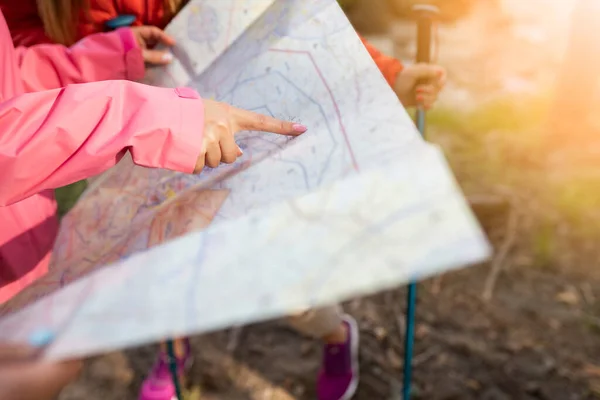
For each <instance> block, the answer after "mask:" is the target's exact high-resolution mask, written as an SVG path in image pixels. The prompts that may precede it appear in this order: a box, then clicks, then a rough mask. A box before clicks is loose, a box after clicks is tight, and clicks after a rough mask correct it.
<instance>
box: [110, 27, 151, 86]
mask: <svg viewBox="0 0 600 400" xmlns="http://www.w3.org/2000/svg"><path fill="white" fill-rule="evenodd" d="M115 33H116V34H117V35H119V38H120V39H121V43H122V44H123V54H124V59H125V79H128V80H130V81H139V80H142V79H143V78H144V75H145V74H146V66H145V64H144V57H143V55H142V48H141V47H140V46H139V44H138V42H137V39H136V38H135V36H134V34H133V31H132V30H131V29H130V28H120V29H117V30H116V31H115Z"/></svg>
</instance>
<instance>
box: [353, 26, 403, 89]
mask: <svg viewBox="0 0 600 400" xmlns="http://www.w3.org/2000/svg"><path fill="white" fill-rule="evenodd" d="M360 40H362V42H363V44H364V45H365V47H366V48H367V51H368V52H369V55H371V58H372V59H373V61H375V64H376V65H377V68H379V70H380V71H381V73H382V74H383V76H384V78H385V80H386V81H387V83H388V84H389V85H390V86H392V87H393V86H394V84H395V83H396V78H397V77H398V74H399V73H400V71H402V69H403V68H404V67H403V66H402V63H401V62H400V60H398V59H396V58H394V57H389V56H386V55H385V54H383V53H382V52H380V51H379V50H377V49H376V48H375V47H374V46H373V45H372V44H370V43H369V42H367V41H366V40H365V39H364V38H363V37H362V36H361V37H360Z"/></svg>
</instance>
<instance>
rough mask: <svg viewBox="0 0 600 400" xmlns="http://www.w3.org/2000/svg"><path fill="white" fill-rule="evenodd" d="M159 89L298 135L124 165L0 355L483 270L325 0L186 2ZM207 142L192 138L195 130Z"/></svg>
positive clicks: (456, 194) (99, 188) (12, 327)
mask: <svg viewBox="0 0 600 400" xmlns="http://www.w3.org/2000/svg"><path fill="white" fill-rule="evenodd" d="M167 31H168V32H169V33H170V34H172V35H173V36H174V37H175V38H176V40H177V43H178V44H177V46H176V47H175V48H174V49H173V53H174V54H175V56H176V60H175V62H174V63H173V65H171V66H169V67H168V68H160V69H155V70H153V71H152V72H151V73H150V76H149V81H150V83H152V84H154V85H161V86H168V87H176V86H182V85H186V86H190V87H193V88H195V89H196V90H198V92H200V94H201V95H202V96H204V97H205V98H214V99H218V100H221V101H225V102H228V103H231V104H233V105H235V106H237V107H242V108H246V109H249V110H253V111H256V112H260V113H265V114H269V115H272V116H275V117H277V118H282V119H288V120H294V121H298V122H301V123H302V124H304V125H306V126H308V128H309V130H308V132H307V133H305V134H304V135H301V136H299V137H297V138H292V139H290V138H289V137H283V136H278V135H272V134H267V133H260V132H259V133H247V132H246V133H241V134H240V135H238V136H237V137H236V140H237V142H238V144H239V145H240V147H241V148H242V149H243V150H244V155H243V156H242V157H241V158H240V159H239V160H238V161H237V162H236V163H235V164H232V165H222V166H220V167H218V168H215V169H206V170H205V171H204V172H202V174H200V175H195V176H194V175H185V174H180V173H173V172H169V171H164V170H153V169H146V168H141V167H137V166H133V165H132V163H131V160H130V159H124V160H123V161H122V162H121V163H119V165H117V166H116V167H115V168H113V169H111V170H109V171H108V172H107V173H105V174H104V175H102V176H101V177H99V178H98V179H96V180H95V181H94V182H93V184H92V185H91V186H90V187H89V188H88V190H87V191H86V192H85V193H84V195H83V196H82V198H81V199H80V200H79V202H78V204H77V205H76V207H75V208H74V209H73V210H72V211H71V212H70V213H69V214H68V215H67V216H66V217H65V218H64V219H63V222H62V228H61V231H60V235H59V237H58V239H57V242H56V245H55V255H54V259H53V261H52V266H51V271H50V273H49V274H48V275H47V276H46V277H44V278H41V279H40V280H39V281H37V282H36V283H35V284H33V285H32V286H31V287H29V288H28V289H26V290H24V291H23V292H22V293H21V294H20V295H19V296H17V297H16V298H15V299H13V300H12V301H11V302H9V303H7V304H5V305H4V306H3V307H2V309H1V310H0V311H1V313H2V318H1V319H0V340H22V339H23V338H25V337H27V335H28V334H29V333H31V332H32V331H33V330H35V329H37V328H49V329H54V330H55V331H56V332H57V333H58V337H57V340H56V341H55V342H54V343H53V344H52V345H51V346H50V347H49V348H48V349H47V351H46V353H45V357H46V358H48V359H65V358H70V357H80V356H88V355H92V354H96V353H101V352H106V351H111V350H114V349H119V348H125V347H129V346H135V345H139V344H143V343H149V342H155V341H158V340H161V339H165V338H169V337H174V336H177V337H178V336H182V335H191V334H196V333H202V332H208V331H213V330H217V329H221V328H225V327H229V326H232V325H239V324H245V323H251V322H255V321H260V320H265V319H270V318H276V317H281V316H284V315H288V314H292V313H297V312H301V311H303V310H306V309H308V308H310V307H317V306H322V305H328V304H332V303H335V302H340V301H343V300H346V299H349V298H352V297H354V296H360V295H365V294H370V293H374V292H377V291H380V290H384V289H386V288H392V287H396V286H399V285H401V284H404V283H406V282H408V281H410V280H416V279H421V278H424V277H427V276H431V275H434V274H439V273H442V272H444V271H447V270H450V269H453V268H458V267H461V266H465V265H469V264H473V263H476V262H480V261H482V260H484V259H486V258H487V257H488V256H489V253H490V247H489V245H488V243H487V241H486V239H485V237H484V235H483V234H482V231H481V229H480V228H479V226H478V224H477V222H476V220H475V219H474V217H473V215H472V214H471V212H470V210H469V208H468V207H467V205H466V202H465V200H464V198H463V196H462V195H461V193H460V190H459V189H458V187H457V185H456V183H455V181H454V179H453V177H452V174H451V172H450V170H449V168H448V166H447V164H446V163H445V160H444V157H443V155H442V154H441V152H440V151H439V149H438V148H437V147H434V146H431V145H429V144H427V143H425V142H424V141H423V140H422V139H421V138H420V136H419V134H418V132H417V131H416V129H415V128H414V125H413V123H412V121H411V120H410V118H409V116H408V115H407V114H406V112H405V111H404V109H403V107H402V105H401V104H400V103H399V101H398V99H397V98H396V96H395V94H394V93H393V92H392V90H391V89H390V88H389V86H388V85H387V83H386V82H385V80H384V78H383V77H382V75H381V73H380V72H379V71H378V70H377V68H376V66H375V65H374V63H373V61H372V60H371V58H370V57H369V55H368V53H367V52H366V50H365V49H364V47H363V45H362V43H361V41H360V40H359V38H358V36H357V35H356V33H355V32H354V30H353V28H352V27H351V25H350V24H349V22H348V20H347V19H346V17H345V16H344V14H343V12H342V11H341V9H340V8H339V6H338V4H337V3H336V2H335V1H334V0H246V1H244V0H195V1H194V0H192V1H191V2H190V3H189V4H188V5H187V6H186V7H185V8H184V9H183V11H181V12H180V14H179V15H178V16H177V17H176V18H175V20H174V21H173V22H172V23H171V24H170V25H169V27H168V28H167ZM199 128H200V127H199Z"/></svg>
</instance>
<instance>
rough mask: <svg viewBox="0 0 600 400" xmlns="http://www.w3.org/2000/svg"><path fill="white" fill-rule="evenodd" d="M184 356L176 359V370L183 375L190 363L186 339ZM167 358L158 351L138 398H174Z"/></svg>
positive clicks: (143, 399)
mask: <svg viewBox="0 0 600 400" xmlns="http://www.w3.org/2000/svg"><path fill="white" fill-rule="evenodd" d="M184 346H185V356H184V357H183V358H182V359H178V360H177V370H178V373H179V375H180V376H183V375H184V374H185V372H186V370H187V369H188V367H189V365H190V364H191V361H192V357H191V348H190V342H189V340H188V339H185V341H184ZM168 360H169V358H168V356H167V354H165V353H164V352H162V351H161V352H160V354H159V356H158V360H157V361H156V363H155V364H154V367H152V371H151V372H150V374H149V375H148V377H147V378H146V379H145V380H144V382H143V383H142V387H141V389H140V394H139V397H138V400H176V398H177V396H176V393H175V384H174V383H173V379H172V378H171V371H170V369H169V361H168Z"/></svg>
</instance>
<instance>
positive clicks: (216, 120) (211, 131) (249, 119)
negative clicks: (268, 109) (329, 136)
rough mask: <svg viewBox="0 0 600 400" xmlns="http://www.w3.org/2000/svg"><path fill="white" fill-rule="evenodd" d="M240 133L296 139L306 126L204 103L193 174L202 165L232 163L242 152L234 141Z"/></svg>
mask: <svg viewBox="0 0 600 400" xmlns="http://www.w3.org/2000/svg"><path fill="white" fill-rule="evenodd" d="M240 131H262V132H270V133H276V134H279V135H288V136H298V135H300V134H302V133H304V132H306V127H305V126H303V125H300V124H296V123H294V122H288V121H281V120H278V119H276V118H272V117H268V116H266V115H262V114H257V113H254V112H252V111H246V110H242V109H239V108H236V107H232V106H230V105H229V104H226V103H221V102H217V101H212V100H204V137H203V138H202V151H201V153H200V156H199V157H198V161H197V162H196V168H194V173H199V172H201V171H202V169H204V166H205V165H207V166H209V167H211V168H215V167H218V166H219V164H220V163H221V162H224V163H227V164H231V163H233V162H235V160H236V159H237V158H238V157H239V156H241V155H242V150H241V149H240V148H239V147H238V145H237V144H236V143H235V139H234V135H235V134H236V133H237V132H240Z"/></svg>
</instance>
